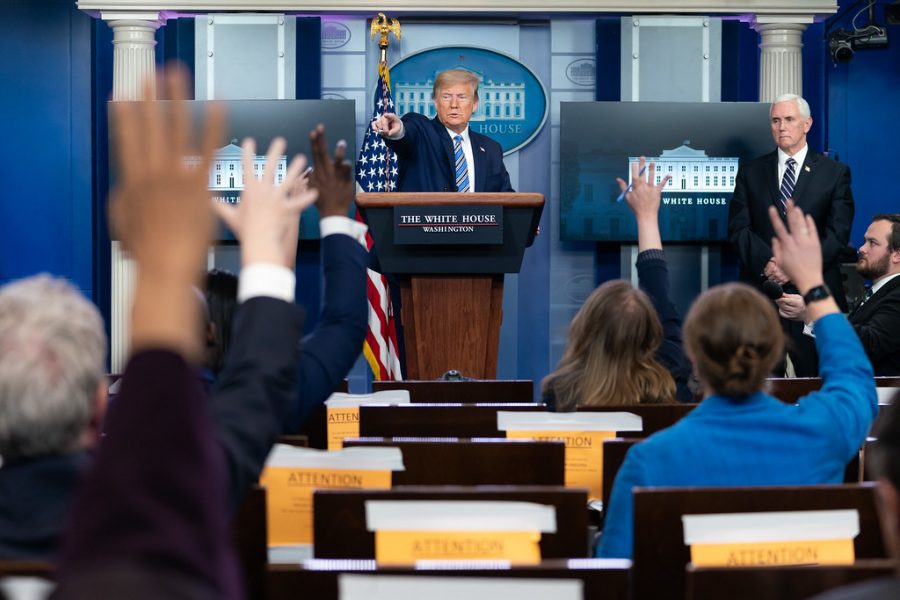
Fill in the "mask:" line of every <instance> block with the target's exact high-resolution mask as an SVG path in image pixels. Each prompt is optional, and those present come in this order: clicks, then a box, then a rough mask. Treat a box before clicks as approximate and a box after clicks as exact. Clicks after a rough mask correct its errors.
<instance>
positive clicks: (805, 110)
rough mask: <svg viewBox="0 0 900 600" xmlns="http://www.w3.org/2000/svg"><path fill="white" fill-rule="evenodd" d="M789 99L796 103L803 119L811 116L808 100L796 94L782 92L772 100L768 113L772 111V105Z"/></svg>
mask: <svg viewBox="0 0 900 600" xmlns="http://www.w3.org/2000/svg"><path fill="white" fill-rule="evenodd" d="M791 100H793V101H794V102H796V103H797V110H799V111H800V116H801V117H803V118H804V119H808V118H810V117H811V116H812V113H811V112H810V110H809V102H807V101H806V100H804V99H803V98H802V97H801V96H798V95H797V94H782V95H780V96H778V97H777V98H775V100H774V101H773V102H772V106H771V107H769V114H771V113H772V107H774V106H775V105H776V104H778V103H779V102H789V101H791Z"/></svg>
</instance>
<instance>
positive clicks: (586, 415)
mask: <svg viewBox="0 0 900 600" xmlns="http://www.w3.org/2000/svg"><path fill="white" fill-rule="evenodd" d="M497 429H499V430H500V431H642V430H643V420H642V419H641V418H640V417H639V416H638V415H636V414H634V413H630V412H571V413H552V412H546V413H544V412H514V411H498V412H497Z"/></svg>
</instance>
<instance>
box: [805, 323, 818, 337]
mask: <svg viewBox="0 0 900 600" xmlns="http://www.w3.org/2000/svg"><path fill="white" fill-rule="evenodd" d="M803 335H808V336H809V337H811V338H814V337H816V331H815V327H814V326H813V324H812V323H804V324H803Z"/></svg>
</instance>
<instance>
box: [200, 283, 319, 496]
mask: <svg viewBox="0 0 900 600" xmlns="http://www.w3.org/2000/svg"><path fill="white" fill-rule="evenodd" d="M302 326H303V313H302V309H301V308H300V307H298V306H296V305H294V304H292V303H289V302H284V301H282V300H276V299H274V298H266V297H258V298H251V299H250V300H248V301H246V302H244V303H243V304H241V306H240V307H239V308H238V311H237V313H236V315H235V318H234V325H233V327H232V336H231V339H232V343H231V346H230V348H229V350H228V356H227V357H226V358H225V368H224V369H223V370H222V374H221V375H220V377H219V380H218V382H217V383H216V387H215V389H214V390H213V395H212V407H213V419H214V423H215V425H216V437H217V438H218V441H219V444H220V445H221V447H222V451H223V454H224V457H225V465H226V469H227V476H228V477H227V482H228V498H229V502H230V504H229V506H230V507H231V508H232V509H235V508H237V507H238V506H239V503H240V500H241V498H242V497H243V495H244V493H245V492H246V490H247V489H248V488H249V486H250V485H251V484H252V483H253V482H255V481H256V480H257V479H258V477H259V474H260V472H261V471H262V468H263V466H264V465H265V461H266V457H267V456H268V454H269V450H270V449H271V447H272V444H274V443H275V440H276V439H277V438H278V436H279V435H280V434H281V432H282V429H283V424H284V423H285V422H286V420H287V419H288V417H289V415H290V412H291V406H292V404H293V402H294V399H295V398H296V394H297V371H296V369H297V357H298V350H299V340H300V335H301V332H302V330H303V328H302Z"/></svg>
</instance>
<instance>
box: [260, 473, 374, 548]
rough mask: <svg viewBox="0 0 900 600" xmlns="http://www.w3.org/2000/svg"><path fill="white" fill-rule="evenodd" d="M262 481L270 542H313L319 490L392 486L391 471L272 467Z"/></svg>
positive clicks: (281, 543) (275, 544)
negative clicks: (313, 504)
mask: <svg viewBox="0 0 900 600" xmlns="http://www.w3.org/2000/svg"><path fill="white" fill-rule="evenodd" d="M259 483H260V485H263V486H265V488H266V516H267V518H268V533H269V536H268V537H269V545H270V546H284V545H294V544H311V543H312V542H313V527H312V525H313V506H312V496H313V492H314V491H315V490H319V489H362V488H366V489H389V488H390V487H391V472H390V471H358V470H347V469H307V468H303V467H299V468H292V467H272V468H266V469H265V470H264V471H263V473H262V476H261V477H260V479H259Z"/></svg>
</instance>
